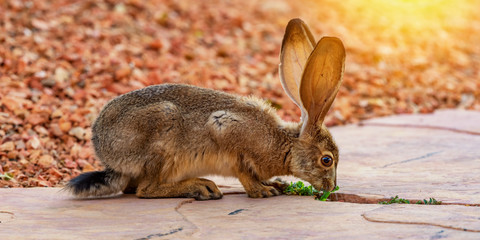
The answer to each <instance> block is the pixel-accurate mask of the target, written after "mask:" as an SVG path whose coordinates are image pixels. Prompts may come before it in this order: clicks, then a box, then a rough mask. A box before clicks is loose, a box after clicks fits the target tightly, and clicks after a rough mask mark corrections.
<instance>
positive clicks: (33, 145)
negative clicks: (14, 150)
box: [27, 136, 41, 149]
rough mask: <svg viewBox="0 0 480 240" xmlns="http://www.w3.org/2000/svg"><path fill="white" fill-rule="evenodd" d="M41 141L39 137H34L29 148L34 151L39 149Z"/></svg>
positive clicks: (28, 143) (28, 144)
mask: <svg viewBox="0 0 480 240" xmlns="http://www.w3.org/2000/svg"><path fill="white" fill-rule="evenodd" d="M40 144H41V143H40V140H39V139H38V137H37V136H33V137H32V138H31V139H30V140H28V142H27V146H28V147H30V148H33V149H37V148H39V147H40Z"/></svg>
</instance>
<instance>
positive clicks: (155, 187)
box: [137, 178, 223, 200]
mask: <svg viewBox="0 0 480 240" xmlns="http://www.w3.org/2000/svg"><path fill="white" fill-rule="evenodd" d="M137 197H140V198H175V197H185V198H195V199H196V200H211V199H220V198H222V197H223V194H222V192H221V191H220V189H218V187H217V185H216V184H215V183H214V182H212V181H210V180H207V179H204V178H192V179H187V180H183V181H180V182H174V183H163V184H155V183H154V182H151V181H142V182H140V183H139V185H138V188H137Z"/></svg>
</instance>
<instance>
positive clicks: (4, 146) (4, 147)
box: [0, 142, 15, 152]
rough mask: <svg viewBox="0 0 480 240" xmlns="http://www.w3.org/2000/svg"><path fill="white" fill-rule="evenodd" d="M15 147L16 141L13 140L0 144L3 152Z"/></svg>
mask: <svg viewBox="0 0 480 240" xmlns="http://www.w3.org/2000/svg"><path fill="white" fill-rule="evenodd" d="M14 149H15V143H13V142H6V143H4V144H2V145H0V151H2V152H6V151H13V150H14Z"/></svg>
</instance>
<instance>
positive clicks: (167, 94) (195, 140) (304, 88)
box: [65, 19, 345, 200]
mask: <svg viewBox="0 0 480 240" xmlns="http://www.w3.org/2000/svg"><path fill="white" fill-rule="evenodd" d="M344 63H345V48H344V46H343V43H342V42H341V40H339V39H338V38H335V37H323V38H322V39H321V40H320V41H319V42H318V43H317V44H315V40H314V38H313V36H312V34H311V32H310V30H309V29H308V27H307V25H306V24H305V23H304V22H303V21H302V20H300V19H292V20H290V22H289V23H288V25H287V27H286V31H285V35H284V38H283V42H282V47H281V53H280V65H279V73H280V74H279V75H280V78H281V83H282V86H283V88H284V90H285V92H286V93H287V95H288V96H289V97H290V98H291V99H292V101H293V102H294V103H295V104H296V105H297V106H298V107H299V108H300V109H301V120H300V122H298V123H295V122H285V121H283V120H282V119H280V117H279V116H278V115H277V114H276V111H275V110H274V109H273V108H272V107H271V106H270V105H269V104H268V103H266V102H264V101H263V100H261V99H258V98H255V97H244V96H237V95H233V94H228V93H224V92H221V91H216V90H211V89H205V88H200V87H196V86H191V85H183V84H160V85H153V86H148V87H145V88H143V89H139V90H135V91H132V92H129V93H126V94H124V95H121V96H119V97H117V98H115V99H113V100H111V101H110V102H109V103H107V104H106V105H105V107H104V108H103V110H102V111H101V112H100V114H99V116H98V118H97V119H96V120H95V122H94V124H93V127H92V143H93V146H94V150H95V153H96V156H97V157H98V159H100V160H101V161H102V163H103V164H104V166H105V170H103V171H93V172H86V173H83V174H81V175H79V176H77V177H76V178H74V179H72V180H70V181H69V182H68V184H67V185H66V186H65V189H66V190H68V191H70V192H71V193H72V194H73V195H74V196H76V197H81V198H85V197H101V196H108V195H112V194H117V193H119V192H121V191H123V192H124V193H135V194H136V196H137V197H139V198H170V197H186V198H195V199H196V200H209V199H220V198H222V196H223V194H222V192H221V191H220V190H219V189H218V187H217V186H216V185H215V183H214V182H213V181H211V180H207V179H204V178H200V177H201V176H205V175H221V176H230V177H236V178H238V179H239V181H240V182H241V184H242V185H243V187H244V188H245V191H246V193H247V195H248V196H249V197H252V198H262V197H271V196H276V195H280V194H281V189H279V187H278V186H279V185H278V183H276V182H275V181H269V179H271V178H272V177H274V176H281V175H293V176H295V177H297V178H300V179H302V180H304V181H308V182H309V183H311V184H312V185H313V187H315V188H316V189H320V190H327V191H331V190H333V189H334V188H335V186H336V170H337V165H338V161H339V151H338V147H337V145H336V143H335V141H334V139H333V138H332V135H331V134H330V132H329V131H328V129H327V128H326V127H325V125H324V124H323V121H324V119H325V116H326V114H327V112H328V110H329V108H330V107H331V105H332V102H333V100H334V99H335V96H336V94H337V92H338V89H339V87H340V84H341V81H342V77H343V72H344V65H345V64H344Z"/></svg>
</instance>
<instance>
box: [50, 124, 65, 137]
mask: <svg viewBox="0 0 480 240" xmlns="http://www.w3.org/2000/svg"><path fill="white" fill-rule="evenodd" d="M50 131H51V132H52V134H53V135H55V136H57V137H60V136H62V135H63V131H62V129H60V126H59V125H58V123H52V124H50Z"/></svg>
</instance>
